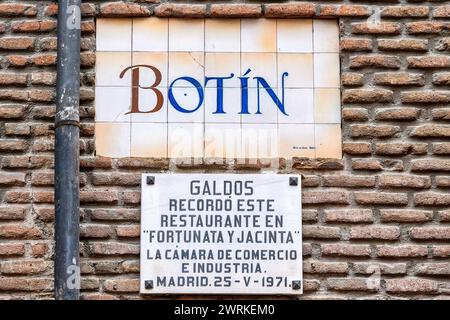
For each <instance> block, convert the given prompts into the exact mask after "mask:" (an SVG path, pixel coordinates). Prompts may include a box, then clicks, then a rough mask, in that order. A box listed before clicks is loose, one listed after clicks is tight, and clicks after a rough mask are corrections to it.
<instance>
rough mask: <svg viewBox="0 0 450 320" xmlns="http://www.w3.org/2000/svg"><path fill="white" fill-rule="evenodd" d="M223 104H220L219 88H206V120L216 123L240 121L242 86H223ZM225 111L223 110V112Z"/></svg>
mask: <svg viewBox="0 0 450 320" xmlns="http://www.w3.org/2000/svg"><path fill="white" fill-rule="evenodd" d="M222 99H223V100H222V106H223V110H220V107H219V106H218V104H219V102H218V89H217V88H206V89H205V121H206V122H216V123H224V122H228V123H240V122H241V115H240V114H239V112H240V111H241V90H240V88H223V90H222ZM222 111H223V112H222Z"/></svg>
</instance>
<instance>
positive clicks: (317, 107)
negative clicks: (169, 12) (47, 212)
mask: <svg viewBox="0 0 450 320" xmlns="http://www.w3.org/2000/svg"><path fill="white" fill-rule="evenodd" d="M95 109H96V110H95V112H96V123H95V136H96V152H97V154H98V155H102V156H109V157H114V158H120V157H130V156H131V157H162V158H190V157H194V158H259V159H262V158H279V157H282V158H291V157H310V158H314V157H317V158H341V125H340V123H341V120H340V119H341V113H340V110H341V106H340V66H339V30H338V24H337V21H336V20H319V19H317V20H312V19H279V20H277V19H177V18H173V19H172V18H170V19H165V18H157V17H150V18H134V19H98V20H97V63H96V89H95Z"/></svg>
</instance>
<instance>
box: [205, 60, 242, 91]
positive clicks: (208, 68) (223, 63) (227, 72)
mask: <svg viewBox="0 0 450 320" xmlns="http://www.w3.org/2000/svg"><path fill="white" fill-rule="evenodd" d="M240 72H241V55H240V53H239V52H233V53H231V52H226V53H218V52H207V53H206V54H205V76H206V77H231V74H233V77H232V78H231V79H224V80H223V86H224V87H239V86H240V81H239V78H238V77H239V75H240ZM214 86H217V81H216V80H210V81H208V84H207V87H214Z"/></svg>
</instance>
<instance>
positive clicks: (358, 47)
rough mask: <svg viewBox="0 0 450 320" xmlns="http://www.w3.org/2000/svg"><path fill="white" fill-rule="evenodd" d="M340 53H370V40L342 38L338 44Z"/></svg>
mask: <svg viewBox="0 0 450 320" xmlns="http://www.w3.org/2000/svg"><path fill="white" fill-rule="evenodd" d="M340 47H341V50H342V51H372V48H373V46H372V40H371V39H361V38H342V39H341V42H340Z"/></svg>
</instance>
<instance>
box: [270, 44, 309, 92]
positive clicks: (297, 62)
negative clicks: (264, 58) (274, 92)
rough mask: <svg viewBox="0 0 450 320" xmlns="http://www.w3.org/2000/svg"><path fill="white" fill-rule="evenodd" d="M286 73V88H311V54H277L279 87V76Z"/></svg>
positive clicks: (279, 80) (279, 81)
mask: <svg viewBox="0 0 450 320" xmlns="http://www.w3.org/2000/svg"><path fill="white" fill-rule="evenodd" d="M284 72H287V73H288V76H286V77H285V84H284V86H285V87H286V88H312V87H313V86H314V77H313V55H312V54H311V53H279V54H278V78H279V79H278V83H279V87H281V75H282V74H283V73H284Z"/></svg>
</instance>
